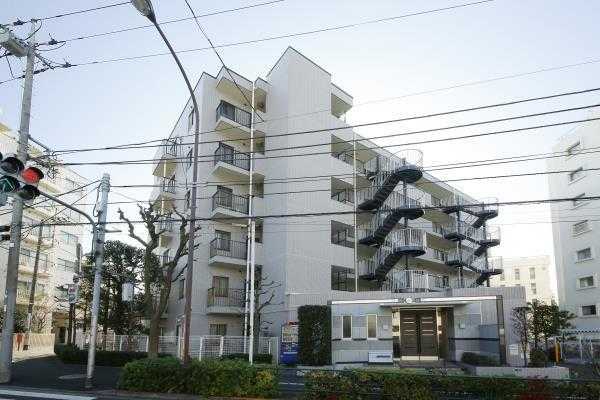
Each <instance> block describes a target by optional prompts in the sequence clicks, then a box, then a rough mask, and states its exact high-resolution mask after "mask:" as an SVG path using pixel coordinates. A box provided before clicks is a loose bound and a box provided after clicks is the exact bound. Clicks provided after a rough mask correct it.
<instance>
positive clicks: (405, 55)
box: [0, 0, 600, 257]
mask: <svg viewBox="0 0 600 400" xmlns="http://www.w3.org/2000/svg"><path fill="white" fill-rule="evenodd" d="M190 1H191V4H192V6H193V7H194V9H195V10H196V13H197V14H205V13H210V12H213V11H219V10H224V9H230V8H235V7H240V6H247V5H251V4H257V3H259V2H260V1H252V0H243V1H242V0H240V1H237V0H236V1H212V0H204V1H199V0H190ZM263 1H264V0H263ZM466 2H468V1H464V2H461V1H448V0H439V1H437V0H429V1H414V0H413V1H384V0H377V1H371V2H364V1H360V0H352V1H351V0H346V1H341V0H339V1H337V0H330V1H327V2H324V1H312V0H285V1H280V2H277V3H273V4H268V5H263V6H260V7H254V8H249V9H245V10H242V11H238V12H232V13H223V14H218V15H213V16H208V17H203V18H201V20H200V22H201V23H202V25H203V27H204V28H205V29H206V31H207V33H208V34H209V35H210V37H211V38H212V40H213V42H214V43H215V44H217V45H219V44H225V43H232V42H239V41H246V40H253V39H261V38H267V37H272V36H278V35H285V34H289V33H296V32H304V31H311V30H316V29H321V28H326V27H332V26H338V25H347V24H354V23H359V22H363V21H367V20H372V19H379V18H387V17H391V16H400V15H405V14H410V13H415V12H420V11H425V10H431V9H436V8H441V7H449V6H452V5H457V4H461V3H466ZM104 4H110V2H109V1H107V0H103V1H101V2H95V1H91V0H85V1H83V0H81V1H77V2H74V1H66V0H53V1H51V2H49V1H44V2H42V1H39V0H5V1H4V6H3V7H2V8H1V9H0V22H2V23H4V22H12V21H14V20H15V19H17V18H20V19H21V20H28V19H31V18H41V17H47V16H52V15H56V14H62V13H65V12H69V11H75V10H80V9H85V8H90V7H96V6H98V5H104ZM154 7H155V10H156V14H157V18H158V20H159V21H164V20H169V19H174V18H182V17H189V16H190V14H189V11H188V10H187V8H186V5H185V2H184V0H169V1H165V0H162V1H160V0H154ZM599 12H600V2H592V1H586V0H572V1H568V2H567V1H555V0H544V1H537V0H528V1H521V0H495V1H490V2H486V3H482V4H478V5H472V6H469V7H463V8H456V9H452V10H447V11H442V12H437V13H430V14H424V15H417V16H411V17H407V18H398V19H394V20H391V21H387V22H382V23H373V24H366V25H359V26H354V27H348V28H346V29H341V30H335V31H328V32H321V33H316V34H311V35H305V36H300V37H291V38H285V39H277V40H269V41H263V42H260V43H253V44H245V45H238V46H230V47H225V48H220V49H219V52H220V54H221V56H222V58H223V60H224V61H225V63H226V64H227V66H229V67H230V68H232V69H233V70H235V71H236V72H238V73H240V74H242V75H243V76H246V77H248V78H251V79H253V78H255V77H257V76H262V77H264V76H265V75H266V73H267V72H268V71H269V69H270V68H271V66H272V65H273V64H274V63H275V61H276V60H277V59H278V57H279V56H280V55H281V53H282V52H283V51H284V50H285V48H286V47H287V46H293V47H294V48H296V49H297V50H299V51H300V52H302V53H303V54H305V55H306V56H307V57H309V58H310V59H312V60H314V61H315V62H316V63H317V64H319V65H320V66H322V67H323V68H325V69H326V70H327V71H329V72H331V73H332V79H333V81H334V83H336V84H337V85H338V86H340V87H341V88H343V89H344V90H345V91H347V92H349V93H351V94H352V95H353V97H354V102H355V107H354V108H353V109H352V110H351V111H350V112H349V114H348V116H347V121H348V122H349V123H363V122H370V121H378V120H386V119H392V118H401V117H407V116H413V115H422V114H429V113H434V112H441V111H446V110H452V109H458V108H466V107H473V106H479V105H485V104H494V103H500V102H505V101H511V100H516V99H523V98H528V97H537V96H544V95H549V94H555V93H561V92H568V91H576V90H582V89H587V88H593V87H596V86H600V77H599V76H600V74H598V72H600V62H599V61H600V60H597V58H598V57H599V56H598V54H600V42H598V41H597V40H593V39H592V38H595V37H598V34H599V33H600V32H599V31H600V27H598V24H597V15H599ZM146 23H147V22H146V20H145V19H144V18H143V17H142V16H140V15H139V14H138V13H137V11H136V10H135V9H134V8H133V7H132V6H130V5H129V4H126V5H122V6H118V7H112V8H108V9H104V10H99V11H96V12H92V13H86V14H77V15H72V16H67V17H64V18H56V19H48V20H45V21H44V23H43V26H42V28H41V29H40V31H39V32H38V33H37V38H38V40H39V41H48V40H49V39H50V37H53V38H55V39H56V40H62V39H68V38H73V37H79V36H82V35H89V34H96V33H102V32H107V31H112V30H118V29H123V28H126V27H133V26H139V25H145V24H146ZM27 29H29V28H28V25H25V26H23V27H20V28H17V29H16V33H17V34H19V35H21V36H25V35H26V34H27ZM164 30H165V32H166V34H167V36H168V37H169V39H170V41H171V42H172V43H173V45H174V47H175V48H176V49H177V50H184V49H193V48H204V47H206V46H207V42H206V40H205V39H204V38H203V37H202V36H201V34H200V32H199V31H198V29H197V27H196V26H195V24H194V22H193V21H184V22H179V23H172V24H168V25H165V26H164ZM46 48H48V47H46ZM165 51H166V48H165V47H164V44H163V43H162V41H161V40H160V37H159V36H158V33H157V32H156V31H155V30H154V29H138V30H134V31H129V32H122V33H118V34H114V35H106V36H100V37H96V38H90V39H86V40H75V41H70V42H68V43H67V44H66V45H65V46H64V47H62V48H60V49H57V50H53V51H48V52H45V53H44V54H45V56H47V57H48V58H49V59H52V60H54V61H56V62H64V61H65V60H67V61H69V62H70V63H72V64H79V63H85V62H90V61H97V60H107V59H114V58H122V57H130V56H138V55H145V54H152V53H157V52H158V53H161V52H165ZM181 59H182V61H183V63H184V66H185V69H186V71H187V73H188V75H189V76H190V79H191V80H192V81H196V80H197V79H198V78H199V77H200V74H201V73H202V72H203V71H206V72H208V73H211V74H213V75H214V74H216V73H217V72H218V69H219V67H220V64H219V60H218V59H217V58H216V56H215V55H214V53H212V52H210V51H206V50H203V51H195V52H186V53H183V54H181ZM0 61H2V62H1V63H0V80H4V79H8V78H10V76H11V75H10V71H9V68H8V65H7V63H6V61H4V60H1V59H0ZM10 61H11V64H12V68H13V71H15V74H17V73H20V70H21V69H22V65H23V61H22V60H16V59H14V58H11V60H10ZM588 61H590V62H589V63H587V64H585V65H581V66H574V67H569V68H561V69H558V70H552V71H546V72H540V73H535V74H529V75H526V76H520V77H515V78H512V79H501V80H492V81H490V82H487V83H480V84H474V85H468V86H463V84H465V83H469V82H475V81H482V80H489V79H495V78H498V77H503V76H508V75H514V74H523V73H526V72H530V71H538V70H542V69H548V68H554V67H559V66H565V65H571V64H578V63H583V62H588ZM452 86H459V87H456V88H453V89H447V90H435V89H440V88H448V87H452ZM21 90H22V89H21V81H20V80H17V81H12V82H7V83H5V84H1V85H0V109H1V114H0V120H1V121H2V122H3V123H4V124H6V125H9V126H12V127H17V126H18V123H19V110H20V98H21ZM423 92H425V93H423ZM419 93H421V94H419ZM186 98H187V91H186V87H185V85H184V83H183V81H182V80H181V77H180V75H179V74H178V71H177V69H176V66H175V65H174V63H173V60H172V59H171V57H170V56H156V57H147V58H143V59H138V60H128V61H116V62H105V63H99V64H93V65H86V66H77V67H73V68H69V69H57V70H53V71H48V72H45V73H43V74H38V75H36V77H35V82H34V96H33V110H32V121H31V130H30V133H31V135H32V136H33V137H35V138H37V139H38V140H40V141H42V142H43V143H45V144H47V145H48V146H50V147H52V148H54V149H65V148H79V147H82V148H83V147H90V146H109V145H115V144H122V143H128V142H136V141H143V140H150V139H158V138H162V137H166V136H168V134H169V133H170V131H171V129H172V127H173V124H174V123H175V121H176V119H177V118H178V116H179V114H180V112H181V108H182V107H183V104H184V103H185V100H186ZM597 100H598V94H597V93H596V92H592V93H590V94H585V95H577V96H568V97H561V98H558V99H553V100H547V101H539V102H534V103H526V104H521V105H515V106H509V107H501V108H494V109H489V110H485V111H473V112H468V113H461V114H454V115H452V116H447V117H436V118H427V119H419V120H414V121H410V122H403V123H395V124H386V125H379V126H372V127H365V128H360V129H358V132H359V133H360V134H362V135H364V136H366V137H370V136H377V135H385V134H391V133H402V132H407V131H411V130H420V129H429V128H435V127H443V126H448V125H454V124H463V123H469V122H475V121H484V120H489V119H497V118H504V117H508V116H512V115H521V114H529V113H536V112H543V111H549V110H554V109H561V108H568V107H577V106H584V105H590V104H595V103H597V102H598V101H597ZM365 103H366V104H365ZM586 116H588V111H576V112H569V113H561V114H556V115H551V116H544V117H536V118H528V119H523V120H517V121H510V122H505V123H495V124H490V125H484V126H479V127H473V128H469V129H454V130H451V131H446V132H441V133H430V134H423V135H415V136H408V137H396V138H389V139H387V140H379V141H377V143H379V144H382V145H394V144H402V143H403V142H406V141H407V140H409V139H410V140H415V141H416V140H427V139H431V138H433V137H436V138H438V137H448V136H453V135H465V134H473V133H482V132H489V131H495V130H503V129H512V128H519V127H525V126H532V125H538V124H548V123H554V122H559V121H567V120H575V119H580V118H585V117H586ZM573 128H574V126H563V127H558V128H551V129H538V130H534V131H526V132H524V133H523V132H521V133H513V134H503V135H497V136H493V137H485V138H476V139H471V140H456V141H447V142H442V143H435V144H426V145H420V146H418V148H420V149H421V150H422V151H423V152H424V165H425V166H426V167H427V166H432V165H437V164H446V163H454V162H464V161H474V160H484V159H489V158H499V157H508V156H515V155H527V154H535V153H545V152H551V151H552V146H553V145H554V144H555V143H556V141H557V139H558V138H559V137H560V136H562V135H564V134H566V133H567V132H569V131H570V130H571V129H573ZM154 152H155V150H154V149H143V150H127V151H110V152H108V151H102V152H93V153H78V154H73V155H69V156H65V157H64V160H65V161H66V162H82V161H83V162H89V161H113V160H123V159H136V158H152V157H153V156H154ZM151 168H152V167H151V166H149V165H142V166H81V167H76V168H75V169H76V171H78V172H80V173H81V174H82V175H84V176H86V177H87V178H89V179H91V180H94V179H99V178H100V176H101V174H102V173H103V172H108V173H110V174H111V181H112V184H113V185H127V184H139V183H148V184H151V183H152V175H151ZM545 169H546V165H545V162H544V161H535V162H526V163H514V164H501V165H496V166H493V167H492V166H488V167H478V168H468V169H453V170H447V171H438V172H436V176H438V177H439V178H441V179H459V178H466V177H477V176H490V175H503V174H514V173H523V172H537V171H544V170H545ZM453 184H454V185H455V186H457V187H458V188H460V189H461V190H463V191H465V192H467V193H469V194H471V195H473V196H474V197H477V198H487V197H497V198H498V199H499V200H500V201H513V200H531V199H544V198H548V196H549V195H548V188H547V177H546V176H544V175H540V176H532V177H524V178H505V179H485V180H471V181H463V182H454V183H453ZM149 191H150V190H149V189H143V188H142V189H140V188H136V189H126V188H114V189H113V191H112V192H111V195H110V200H111V201H123V200H127V198H134V199H139V200H145V199H147V197H148V195H149ZM125 196H127V197H125ZM89 201H90V202H91V201H93V199H91V198H90V199H89ZM123 207H124V209H125V211H126V212H127V213H128V214H129V215H133V213H135V208H134V206H133V205H127V206H123ZM564 207H565V211H564V216H565V218H567V217H568V211H567V208H568V207H567V205H565V206H564ZM500 212H501V214H500V216H499V217H498V218H497V219H496V220H495V221H494V223H495V224H498V225H500V226H501V228H502V245H501V246H500V247H499V248H497V249H495V254H497V255H502V256H505V257H510V256H528V255H539V254H549V255H552V253H553V249H552V230H551V229H552V228H551V224H548V223H547V222H548V221H549V220H550V215H549V208H548V207H547V206H545V205H535V206H513V207H503V208H502V209H501V211H500ZM116 219H117V215H116V208H115V206H113V207H111V208H110V209H109V220H116ZM123 236H124V235H123V234H121V235H119V234H112V236H110V238H113V239H114V238H120V239H122V238H123Z"/></svg>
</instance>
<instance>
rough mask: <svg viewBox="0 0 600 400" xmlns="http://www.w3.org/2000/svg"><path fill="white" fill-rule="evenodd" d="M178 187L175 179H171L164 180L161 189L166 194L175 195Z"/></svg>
mask: <svg viewBox="0 0 600 400" xmlns="http://www.w3.org/2000/svg"><path fill="white" fill-rule="evenodd" d="M176 186H177V185H176V183H175V179H173V178H170V179H167V178H163V179H162V180H161V188H162V191H163V192H166V193H175V191H176Z"/></svg>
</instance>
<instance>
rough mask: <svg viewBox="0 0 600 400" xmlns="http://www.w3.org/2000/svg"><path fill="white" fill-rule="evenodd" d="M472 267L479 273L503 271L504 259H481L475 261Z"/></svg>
mask: <svg viewBox="0 0 600 400" xmlns="http://www.w3.org/2000/svg"><path fill="white" fill-rule="evenodd" d="M472 267H473V268H475V269H477V271H479V272H486V271H493V270H498V269H502V257H488V258H487V262H486V258H485V257H479V258H476V259H474V260H473V263H472Z"/></svg>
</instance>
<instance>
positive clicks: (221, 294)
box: [207, 287, 245, 307]
mask: <svg viewBox="0 0 600 400" xmlns="http://www.w3.org/2000/svg"><path fill="white" fill-rule="evenodd" d="M244 301H245V295H244V289H228V288H219V287H212V288H210V289H208V293H207V305H208V306H209V307H244Z"/></svg>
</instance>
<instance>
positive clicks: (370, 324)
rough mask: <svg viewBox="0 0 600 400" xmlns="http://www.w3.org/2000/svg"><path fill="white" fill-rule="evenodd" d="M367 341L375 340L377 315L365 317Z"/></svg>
mask: <svg viewBox="0 0 600 400" xmlns="http://www.w3.org/2000/svg"><path fill="white" fill-rule="evenodd" d="M367 339H377V315H375V314H369V315H367Z"/></svg>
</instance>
